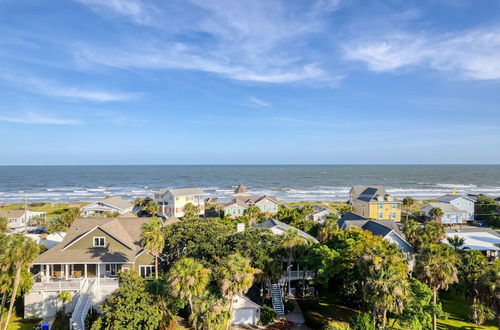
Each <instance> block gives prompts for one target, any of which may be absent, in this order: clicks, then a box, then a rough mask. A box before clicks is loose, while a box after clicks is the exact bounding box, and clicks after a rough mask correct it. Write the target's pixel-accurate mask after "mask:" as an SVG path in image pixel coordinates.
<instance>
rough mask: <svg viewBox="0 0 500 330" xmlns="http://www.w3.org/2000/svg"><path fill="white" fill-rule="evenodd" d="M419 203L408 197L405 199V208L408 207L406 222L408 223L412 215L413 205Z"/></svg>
mask: <svg viewBox="0 0 500 330" xmlns="http://www.w3.org/2000/svg"><path fill="white" fill-rule="evenodd" d="M416 202H417V201H416V200H414V199H413V198H411V197H410V196H407V197H405V198H403V206H404V207H406V222H408V215H409V214H410V209H411V207H412V206H413V205H415V203H416Z"/></svg>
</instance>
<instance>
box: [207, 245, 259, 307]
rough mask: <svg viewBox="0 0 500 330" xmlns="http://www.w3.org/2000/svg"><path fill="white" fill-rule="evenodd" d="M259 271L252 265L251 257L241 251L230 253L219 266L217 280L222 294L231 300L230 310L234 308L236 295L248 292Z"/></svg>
mask: <svg viewBox="0 0 500 330" xmlns="http://www.w3.org/2000/svg"><path fill="white" fill-rule="evenodd" d="M259 272H260V270H258V269H257V268H253V267H252V266H251V265H250V259H248V258H245V257H243V256H242V255H241V254H239V253H233V254H230V255H229V256H227V257H226V258H225V259H224V261H223V262H222V264H221V265H220V266H219V267H217V269H216V277H217V282H218V284H219V288H220V291H221V293H222V295H223V296H224V297H225V298H226V299H227V300H229V312H232V309H233V300H234V296H235V295H237V294H244V293H246V292H247V291H248V289H250V287H251V286H252V283H253V280H254V275H255V274H257V273H259Z"/></svg>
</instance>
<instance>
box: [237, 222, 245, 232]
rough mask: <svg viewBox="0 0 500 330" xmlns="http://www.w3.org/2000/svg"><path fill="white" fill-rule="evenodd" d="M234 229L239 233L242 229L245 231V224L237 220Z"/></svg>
mask: <svg viewBox="0 0 500 330" xmlns="http://www.w3.org/2000/svg"><path fill="white" fill-rule="evenodd" d="M236 231H237V232H238V233H241V232H242V231H245V224H244V223H243V222H238V223H237V224H236Z"/></svg>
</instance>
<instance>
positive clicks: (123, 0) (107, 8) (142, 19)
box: [75, 0, 152, 24]
mask: <svg viewBox="0 0 500 330" xmlns="http://www.w3.org/2000/svg"><path fill="white" fill-rule="evenodd" d="M75 1H77V2H79V3H81V4H83V5H85V6H87V7H89V8H92V9H93V10H94V11H95V12H96V13H99V14H104V13H113V14H116V15H122V16H125V17H128V18H129V19H131V20H132V21H134V22H136V23H140V24H147V23H149V22H150V21H151V18H150V16H149V13H148V11H149V10H150V9H152V8H151V7H149V8H148V6H146V5H145V4H144V2H142V1H139V0H75Z"/></svg>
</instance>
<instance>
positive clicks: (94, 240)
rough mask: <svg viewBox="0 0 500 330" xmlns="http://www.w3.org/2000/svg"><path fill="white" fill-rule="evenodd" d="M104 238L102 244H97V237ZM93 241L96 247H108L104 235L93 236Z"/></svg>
mask: <svg viewBox="0 0 500 330" xmlns="http://www.w3.org/2000/svg"><path fill="white" fill-rule="evenodd" d="M101 238H102V242H103V243H102V245H100V244H96V239H99V240H100V239H101ZM92 243H93V246H94V247H106V237H102V236H94V237H92Z"/></svg>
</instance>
